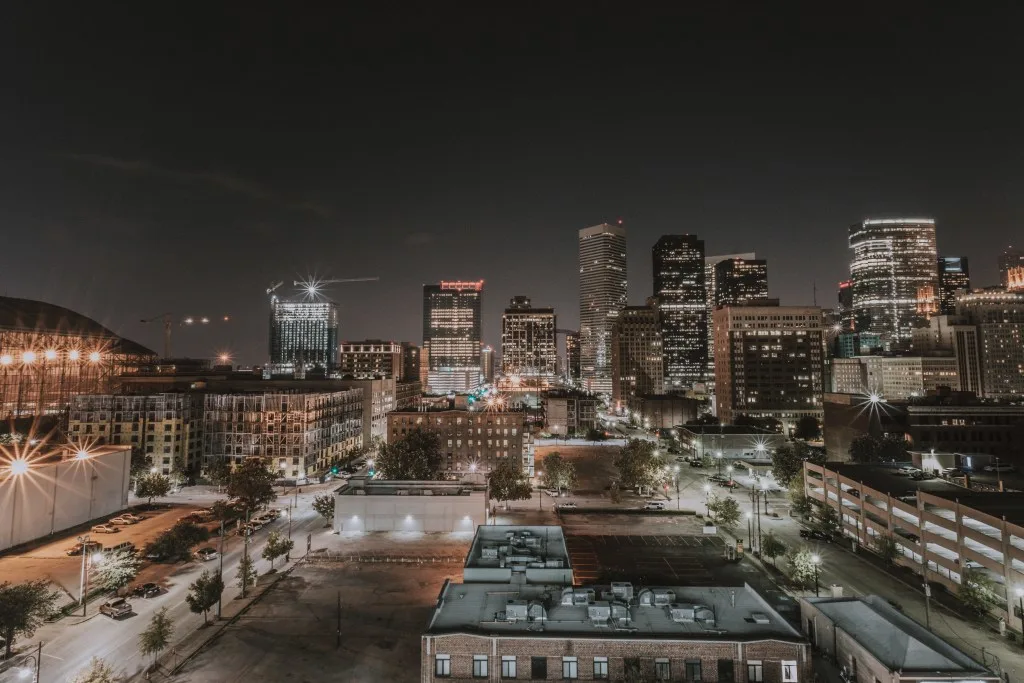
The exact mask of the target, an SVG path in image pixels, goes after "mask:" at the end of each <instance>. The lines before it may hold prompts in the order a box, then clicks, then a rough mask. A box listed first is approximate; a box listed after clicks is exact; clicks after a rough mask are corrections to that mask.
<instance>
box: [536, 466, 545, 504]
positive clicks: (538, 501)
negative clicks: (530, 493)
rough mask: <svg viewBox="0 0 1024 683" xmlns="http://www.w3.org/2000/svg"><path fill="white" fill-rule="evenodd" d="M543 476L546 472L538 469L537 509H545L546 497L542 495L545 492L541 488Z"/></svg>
mask: <svg viewBox="0 0 1024 683" xmlns="http://www.w3.org/2000/svg"><path fill="white" fill-rule="evenodd" d="M543 476H544V473H543V472H541V471H540V470H537V509H538V510H543V509H544V498H543V497H542V494H543V493H544V492H543V491H541V490H540V487H541V483H540V480H541V477H543Z"/></svg>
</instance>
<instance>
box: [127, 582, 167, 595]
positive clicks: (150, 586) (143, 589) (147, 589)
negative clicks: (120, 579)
mask: <svg viewBox="0 0 1024 683" xmlns="http://www.w3.org/2000/svg"><path fill="white" fill-rule="evenodd" d="M162 592H163V589H161V588H160V586H158V585H156V584H155V583H144V584H142V585H139V586H136V587H135V588H133V589H132V595H134V596H135V597H137V598H155V597H156V596H158V595H160V593H162Z"/></svg>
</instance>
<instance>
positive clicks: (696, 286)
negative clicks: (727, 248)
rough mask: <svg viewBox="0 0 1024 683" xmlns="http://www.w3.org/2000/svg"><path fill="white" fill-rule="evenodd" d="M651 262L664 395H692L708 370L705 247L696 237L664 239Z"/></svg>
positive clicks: (654, 251) (667, 236)
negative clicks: (690, 391)
mask: <svg viewBox="0 0 1024 683" xmlns="http://www.w3.org/2000/svg"><path fill="white" fill-rule="evenodd" d="M651 256H652V260H653V261H652V265H653V275H654V296H655V298H656V299H657V305H658V309H659V311H660V313H661V343H662V355H663V358H664V364H665V370H664V378H665V381H664V384H665V390H666V391H673V390H685V389H689V388H690V387H692V386H693V384H694V383H696V382H701V381H703V380H704V377H705V375H706V373H707V369H708V302H707V289H706V286H705V261H704V241H703V240H701V239H698V238H697V236H696V235H662V237H661V239H659V240H658V241H657V243H656V244H655V245H654V247H653V248H652V249H651Z"/></svg>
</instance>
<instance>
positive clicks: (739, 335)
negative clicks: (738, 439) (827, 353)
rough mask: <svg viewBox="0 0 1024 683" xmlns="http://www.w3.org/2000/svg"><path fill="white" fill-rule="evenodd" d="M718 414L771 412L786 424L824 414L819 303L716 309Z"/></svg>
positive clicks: (765, 414) (728, 419)
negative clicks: (815, 304)
mask: <svg viewBox="0 0 1024 683" xmlns="http://www.w3.org/2000/svg"><path fill="white" fill-rule="evenodd" d="M714 325H715V380H716V381H715V384H716V390H715V393H716V396H717V408H718V418H719V420H720V421H721V422H724V423H726V424H730V423H732V422H733V420H735V419H736V418H737V417H739V416H740V415H747V416H750V417H769V418H774V419H776V420H779V421H781V422H782V423H783V425H784V426H785V427H786V428H787V431H788V429H792V428H793V427H795V425H796V422H797V421H798V420H799V419H800V418H801V417H804V416H812V417H816V418H818V419H821V417H822V394H823V391H824V349H825V345H824V325H823V318H822V313H821V309H820V308H818V307H817V306H726V307H723V308H720V309H718V310H716V311H715V316H714Z"/></svg>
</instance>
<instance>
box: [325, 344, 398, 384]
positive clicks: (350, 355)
mask: <svg viewBox="0 0 1024 683" xmlns="http://www.w3.org/2000/svg"><path fill="white" fill-rule="evenodd" d="M404 363H405V355H404V349H403V347H402V344H400V343H399V342H395V341H383V340H381V339H367V340H366V341H356V342H349V341H345V342H341V344H340V345H339V347H338V365H337V368H336V369H335V373H336V374H337V375H338V376H339V377H342V378H352V379H376V378H379V377H388V378H391V379H393V380H400V379H404V368H405V365H404Z"/></svg>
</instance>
